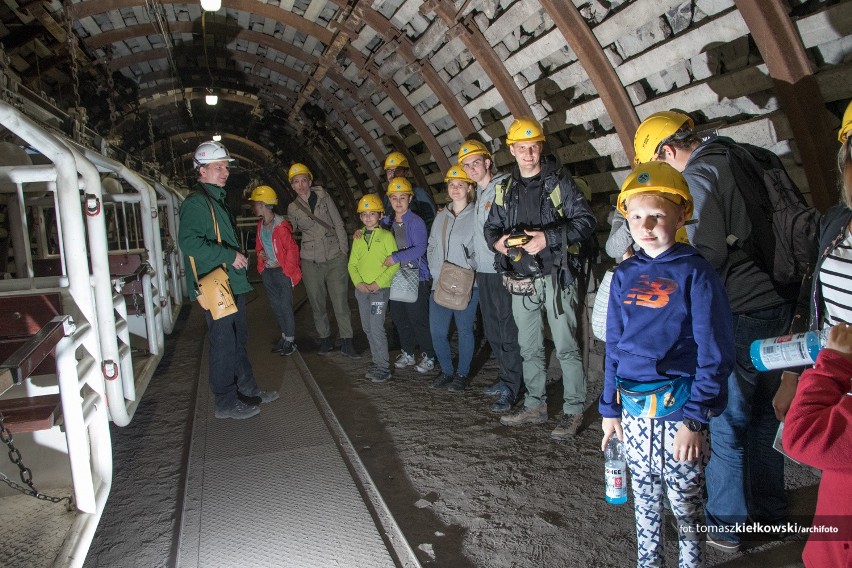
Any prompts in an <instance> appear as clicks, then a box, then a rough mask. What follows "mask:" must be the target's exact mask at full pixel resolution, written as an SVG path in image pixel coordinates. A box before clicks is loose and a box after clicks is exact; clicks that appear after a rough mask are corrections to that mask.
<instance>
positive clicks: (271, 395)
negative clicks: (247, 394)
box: [255, 391, 278, 403]
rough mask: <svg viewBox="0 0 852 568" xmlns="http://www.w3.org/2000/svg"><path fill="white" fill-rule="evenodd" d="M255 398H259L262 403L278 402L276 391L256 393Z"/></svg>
mask: <svg viewBox="0 0 852 568" xmlns="http://www.w3.org/2000/svg"><path fill="white" fill-rule="evenodd" d="M255 396H259V397H260V400H262V401H263V402H264V403H267V402H272V401H273V400H278V391H257V394H256V395H255Z"/></svg>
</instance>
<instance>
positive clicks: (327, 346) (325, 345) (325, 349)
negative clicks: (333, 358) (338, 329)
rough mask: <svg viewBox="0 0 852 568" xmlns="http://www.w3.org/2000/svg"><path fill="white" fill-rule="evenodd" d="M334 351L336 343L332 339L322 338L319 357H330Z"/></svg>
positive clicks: (318, 351)
mask: <svg viewBox="0 0 852 568" xmlns="http://www.w3.org/2000/svg"><path fill="white" fill-rule="evenodd" d="M332 349H334V341H332V340H331V337H320V343H319V347H318V348H317V355H328V353H329V351H331V350H332Z"/></svg>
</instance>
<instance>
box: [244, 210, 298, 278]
mask: <svg viewBox="0 0 852 568" xmlns="http://www.w3.org/2000/svg"><path fill="white" fill-rule="evenodd" d="M262 227H263V219H260V220H259V221H258V222H257V239H256V241H257V245H256V247H255V248H256V250H257V253H258V254H257V271H258V272H261V273H262V272H263V270H264V269H265V268H266V260H265V259H264V258H263V256H262V255H261V254H260V252H261V251H262V250H263V239H261V238H260V230H261V228H262ZM272 249H273V252H274V256H275V259H276V260H278V264H280V265H281V271H282V272H284V276H287V277H288V278H289V279H290V280H291V281H292V282H293V286H296V284H298V283H299V282H301V281H302V267H301V266H300V264H299V247H298V246H296V240H295V239H294V238H293V227H292V226H291V225H290V223H288V222H287V221H281V222H280V223H278V225H277V226H276V227H275V229H273V230H272ZM266 254H268V255H269V252H268V251H267V253H266ZM269 256H273V255H269Z"/></svg>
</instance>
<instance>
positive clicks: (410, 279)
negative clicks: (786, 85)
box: [390, 266, 420, 304]
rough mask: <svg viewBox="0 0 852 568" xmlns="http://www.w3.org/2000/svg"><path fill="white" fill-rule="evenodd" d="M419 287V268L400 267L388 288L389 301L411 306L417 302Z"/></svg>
mask: <svg viewBox="0 0 852 568" xmlns="http://www.w3.org/2000/svg"><path fill="white" fill-rule="evenodd" d="M419 287H420V268H419V267H416V266H415V267H414V268H410V267H408V266H400V267H399V270H397V271H396V274H394V275H393V280H392V281H391V286H390V299H391V300H393V301H395V302H404V303H406V304H413V303H414V302H416V301H417V290H418V288H419Z"/></svg>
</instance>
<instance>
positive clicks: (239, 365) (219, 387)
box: [204, 294, 260, 410]
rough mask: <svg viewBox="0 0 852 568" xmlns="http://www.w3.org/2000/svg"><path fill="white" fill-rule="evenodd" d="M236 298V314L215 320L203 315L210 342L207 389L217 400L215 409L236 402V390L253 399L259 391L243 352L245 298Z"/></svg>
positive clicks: (243, 296) (245, 331)
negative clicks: (208, 387) (208, 388)
mask: <svg viewBox="0 0 852 568" xmlns="http://www.w3.org/2000/svg"><path fill="white" fill-rule="evenodd" d="M235 299H236V301H237V312H236V313H235V314H231V315H229V316H226V317H224V318H221V319H218V320H214V319H213V318H212V317H211V316H210V312H208V311H205V312H204V317H205V318H206V320H207V339H208V340H209V341H210V358H209V362H210V377H209V379H210V390H211V391H212V392H213V394H214V395H215V397H216V408H217V409H218V410H227V409H229V408H232V407H233V406H234V405H235V404H236V403H237V391H239V392H241V393H243V394H244V395H246V396H253V395H256V394H257V393H258V392H259V390H260V389H258V386H257V383H256V382H255V380H254V371H252V368H251V363H250V362H249V359H248V353H247V352H246V344H247V343H248V324H247V322H246V295H245V294H238V295H237V296H236V297H235Z"/></svg>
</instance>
